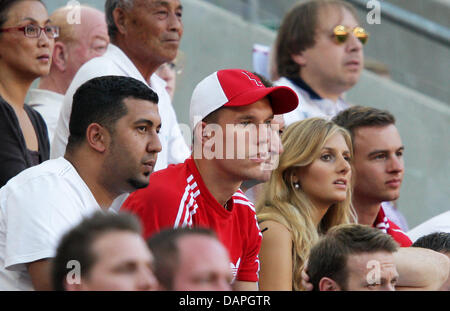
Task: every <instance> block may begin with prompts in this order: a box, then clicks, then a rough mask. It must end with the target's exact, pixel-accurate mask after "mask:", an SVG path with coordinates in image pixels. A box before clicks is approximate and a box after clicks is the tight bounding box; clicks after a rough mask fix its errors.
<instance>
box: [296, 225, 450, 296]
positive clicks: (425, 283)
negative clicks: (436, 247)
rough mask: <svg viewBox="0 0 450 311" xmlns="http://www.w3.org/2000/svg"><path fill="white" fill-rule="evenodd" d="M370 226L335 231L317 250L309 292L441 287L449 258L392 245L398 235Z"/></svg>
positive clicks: (310, 264)
mask: <svg viewBox="0 0 450 311" xmlns="http://www.w3.org/2000/svg"><path fill="white" fill-rule="evenodd" d="M370 228H371V227H369V226H366V225H357V224H351V225H343V226H338V227H335V228H333V229H331V230H330V231H329V232H328V233H327V235H326V236H325V237H323V239H322V240H321V241H320V242H319V243H318V244H316V245H315V246H314V247H313V248H312V250H311V254H310V258H309V261H308V267H307V271H305V273H302V285H303V286H304V287H305V288H307V289H308V290H312V289H315V290H393V289H394V287H395V290H405V291H410V290H426V291H435V290H439V289H440V288H442V286H443V284H444V283H445V282H446V281H447V278H448V276H449V270H450V260H449V258H448V257H447V256H445V255H443V254H441V253H438V252H435V251H433V250H430V249H425V248H419V247H398V246H399V245H398V243H397V245H396V246H395V247H393V245H392V242H389V241H393V240H392V239H393V237H391V236H389V235H387V234H383V232H382V231H378V232H380V233H379V234H378V233H376V231H374V230H375V228H373V229H372V230H370ZM394 244H395V243H394ZM393 249H397V251H394V250H393ZM391 255H393V256H391ZM306 272H307V273H306ZM396 275H397V276H396ZM309 282H312V283H309Z"/></svg>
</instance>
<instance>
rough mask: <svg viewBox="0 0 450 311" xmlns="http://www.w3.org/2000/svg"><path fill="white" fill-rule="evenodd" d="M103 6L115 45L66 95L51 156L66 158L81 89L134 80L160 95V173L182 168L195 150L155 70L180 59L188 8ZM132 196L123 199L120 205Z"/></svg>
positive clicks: (84, 69) (174, 3) (137, 3)
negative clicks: (112, 79) (96, 82)
mask: <svg viewBox="0 0 450 311" xmlns="http://www.w3.org/2000/svg"><path fill="white" fill-rule="evenodd" d="M104 3H105V15H106V23H107V25H108V35H109V38H110V44H109V45H108V48H107V50H106V52H105V54H103V55H102V56H99V57H95V58H93V59H91V60H90V61H89V62H87V63H85V64H84V65H83V66H81V67H80V69H79V70H78V71H77V73H76V74H75V77H74V78H73V80H72V82H71V83H70V85H69V88H68V89H67V92H66V95H65V96H64V103H63V105H62V107H61V113H60V115H59V118H58V123H57V126H56V129H55V134H54V137H53V141H52V145H51V150H50V156H51V158H52V159H54V158H57V157H60V156H62V155H64V152H65V150H66V145H67V139H68V137H69V119H70V113H71V107H72V98H73V94H74V93H75V91H76V90H77V89H78V87H79V86H80V85H82V84H83V83H85V82H86V81H88V80H90V79H93V78H96V77H101V76H110V75H112V76H126V77H132V78H134V79H136V80H139V81H141V82H143V83H145V84H147V86H149V87H150V88H151V89H152V90H153V91H154V92H155V93H156V94H158V98H159V101H158V113H159V115H160V116H161V120H162V122H161V123H162V127H161V129H160V135H159V137H160V141H161V146H162V148H161V152H160V153H159V155H158V161H157V162H156V167H155V171H157V170H159V169H163V168H166V167H167V166H168V165H169V164H175V163H181V162H183V161H184V160H185V159H186V158H187V157H189V153H190V149H189V147H188V146H187V145H186V142H185V140H184V137H183V135H182V132H181V130H180V127H179V124H178V121H177V116H176V114H175V110H174V109H173V106H172V104H171V101H170V97H169V94H168V93H167V91H166V90H165V88H164V86H165V82H164V81H163V80H162V79H161V78H159V77H158V76H157V75H156V74H155V71H156V70H157V69H158V67H159V66H161V65H162V64H164V63H166V62H169V61H172V60H173V59H174V58H175V57H176V55H177V51H178V45H179V44H180V41H181V38H182V35H183V22H182V16H183V6H182V5H181V3H180V1H179V0H165V1H159V0H134V1H124V0H120V1H119V0H106V1H104ZM167 39H170V40H167ZM127 195H128V194H124V196H122V197H120V198H119V200H118V201H119V202H116V203H117V205H119V203H121V202H120V201H121V199H124V197H125V196H127ZM119 206H120V205H119Z"/></svg>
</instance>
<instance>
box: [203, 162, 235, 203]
mask: <svg viewBox="0 0 450 311" xmlns="http://www.w3.org/2000/svg"><path fill="white" fill-rule="evenodd" d="M194 161H195V164H196V166H197V169H198V171H199V173H200V175H201V176H202V179H203V182H204V184H205V186H206V187H207V188H208V190H209V192H210V193H211V194H212V196H213V197H214V198H215V199H216V200H217V202H219V204H221V205H222V206H225V204H226V203H227V202H228V200H229V199H230V198H231V197H232V196H233V194H234V193H235V192H236V191H237V190H238V189H239V187H240V185H241V184H242V180H235V179H233V178H230V176H229V175H228V174H226V173H225V172H223V173H222V172H221V170H219V169H217V167H215V166H214V161H212V160H204V159H199V160H194Z"/></svg>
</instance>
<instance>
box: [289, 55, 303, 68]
mask: <svg viewBox="0 0 450 311" xmlns="http://www.w3.org/2000/svg"><path fill="white" fill-rule="evenodd" d="M291 58H292V60H293V61H294V62H295V63H297V64H299V65H300V67H304V66H306V58H305V56H304V53H303V52H299V53H297V54H292V55H291Z"/></svg>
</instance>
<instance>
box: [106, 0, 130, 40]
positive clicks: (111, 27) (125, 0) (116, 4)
mask: <svg viewBox="0 0 450 311" xmlns="http://www.w3.org/2000/svg"><path fill="white" fill-rule="evenodd" d="M134 1H135V0H106V2H105V15H106V24H107V25H108V35H109V37H110V38H111V40H114V39H115V38H116V34H117V32H118V31H119V30H118V29H117V26H116V23H115V22H114V16H113V12H114V10H115V9H116V8H122V9H126V10H129V9H131V8H132V7H133V6H134Z"/></svg>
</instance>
